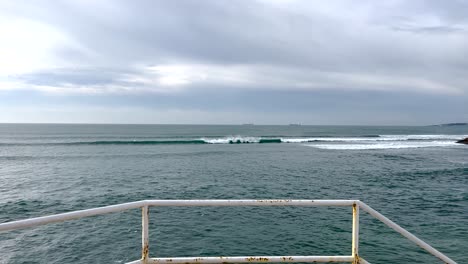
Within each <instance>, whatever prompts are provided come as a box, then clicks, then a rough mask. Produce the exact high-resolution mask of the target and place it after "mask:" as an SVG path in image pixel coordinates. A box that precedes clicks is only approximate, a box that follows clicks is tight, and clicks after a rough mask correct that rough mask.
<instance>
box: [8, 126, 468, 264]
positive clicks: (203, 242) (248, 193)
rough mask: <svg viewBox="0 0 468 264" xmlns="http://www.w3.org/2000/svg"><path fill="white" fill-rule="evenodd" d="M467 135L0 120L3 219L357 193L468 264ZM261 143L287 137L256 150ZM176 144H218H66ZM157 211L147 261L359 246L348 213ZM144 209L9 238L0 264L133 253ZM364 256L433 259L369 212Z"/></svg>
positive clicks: (121, 258)
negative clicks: (181, 202)
mask: <svg viewBox="0 0 468 264" xmlns="http://www.w3.org/2000/svg"><path fill="white" fill-rule="evenodd" d="M466 134H468V131H467V128H466V127H455V128H454V127H450V128H444V127H314V126H291V127H288V126H283V127H281V126H123V125H122V126H92V125H76V126H72V125H68V126H66V125H65V126H64V125H0V179H1V181H0V221H1V222H5V221H11V220H16V219H22V218H27V217H34V216H42V215H46V214H53V213H60V212H66V211H71V210H78V209H86V208H91V207H96V206H104V205H109V204H115V203H122V202H129V201H135V200H141V199H251V198H260V199H268V198H274V199H283V198H284V199H361V200H363V201H365V202H366V203H368V204H369V205H370V206H372V207H374V208H375V209H377V210H379V211H380V212H381V213H383V214H384V215H386V216H388V217H389V218H390V219H392V220H394V221H395V222H397V223H398V224H400V225H402V226H403V227H405V228H407V229H408V230H409V231H410V232H413V233H414V234H416V235H417V236H419V237H420V238H422V239H424V240H426V241H427V242H428V243H429V244H431V245H433V246H435V247H436V248H437V249H439V250H440V251H442V252H443V253H446V254H447V255H448V256H450V257H452V258H453V259H455V260H456V261H458V262H459V263H468V258H467V256H466V252H468V165H467V161H468V148H466V147H465V146H461V145H455V144H452V143H453V141H454V138H458V137H462V136H463V135H466ZM378 135H381V136H378ZM383 135H387V136H383ZM396 135H398V137H399V138H398V140H396V139H394V138H393V139H392V140H386V138H389V137H390V138H392V137H397V136H396ZM415 135H431V137H425V138H424V137H422V136H415ZM402 136H406V137H407V138H406V139H404V138H402ZM436 136H437V137H436ZM415 137H419V138H417V139H415ZM247 138H248V139H249V140H250V141H252V142H249V143H248V144H228V143H230V142H229V140H231V141H232V139H234V141H232V142H231V143H236V142H237V140H235V139H247ZM261 138H267V139H272V138H273V139H275V138H280V139H282V140H283V141H284V142H286V141H288V140H289V142H291V143H287V144H286V143H279V142H269V143H271V144H257V143H260V142H259V139H261ZM343 138H344V139H343ZM353 138H354V139H356V140H350V139H353ZM174 139H177V141H190V140H205V141H208V140H217V141H218V142H216V143H218V144H211V143H210V142H208V143H206V144H173V143H170V144H167V143H165V144H132V143H126V144H123V143H122V144H120V143H119V144H110V143H105V144H96V143H93V144H85V143H80V144H69V143H70V142H103V141H119V142H120V141H122V142H125V141H128V142H132V141H158V142H159V141H168V140H174ZM298 139H308V140H298ZM379 139H381V140H379ZM222 140H224V142H219V141H222ZM244 141H245V140H244ZM283 141H282V142H283ZM212 143H213V142H212ZM240 143H246V142H240ZM251 143H252V144H251ZM385 144H387V145H385ZM389 144H390V145H389ZM405 144H406V146H413V145H418V147H414V148H410V147H407V148H406V147H402V146H405ZM323 145H327V146H331V147H328V148H324V147H320V146H323ZM346 146H348V147H346ZM349 146H351V148H350V147H349ZM366 146H371V147H366ZM378 146H398V147H394V148H392V147H389V148H386V147H378ZM150 216H151V218H150V221H151V222H150V223H151V224H150V247H151V249H150V250H151V255H152V256H162V257H164V256H199V255H200V256H214V255H283V254H284V255H309V254H310V255H338V254H340V255H349V254H350V252H351V209H350V208H303V207H297V208H295V207H274V208H261V207H256V208H252V207H245V208H244V207H236V208H151V214H150ZM140 217H141V212H140V211H138V210H131V211H128V212H123V213H117V214H110V215H104V216H97V217H89V218H85V219H81V220H76V221H69V222H65V223H58V224H51V225H46V226H41V227H37V228H28V229H23V230H18V231H12V232H6V233H1V234H0V252H1V253H0V263H59V262H60V263H62V262H63V261H67V262H70V263H90V262H97V263H102V262H111V263H123V262H126V261H130V260H134V259H138V258H139V257H140V243H141V238H140V225H141V219H140ZM360 251H361V255H362V256H364V257H365V258H366V259H368V260H369V261H370V262H372V263H438V261H437V259H435V258H433V257H431V256H430V255H428V254H426V253H424V252H422V251H421V250H420V249H419V248H418V247H417V246H415V245H414V244H412V243H411V242H409V241H408V240H406V239H404V238H402V237H401V236H400V235H398V234H396V233H395V232H394V231H392V230H391V229H389V228H387V227H385V226H384V225H383V224H381V223H379V222H378V221H377V220H374V219H373V218H371V217H370V216H368V215H366V214H365V213H362V214H361V245H360ZM396 252H398V253H396Z"/></svg>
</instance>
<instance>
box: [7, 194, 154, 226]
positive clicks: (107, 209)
mask: <svg viewBox="0 0 468 264" xmlns="http://www.w3.org/2000/svg"><path fill="white" fill-rule="evenodd" d="M144 205H145V201H138V202H131V203H123V204H116V205H109V206H104V207H97V208H92V209H85V210H79V211H73V212H68V213H62V214H55V215H49V216H41V217H35V218H29V219H25V220H18V221H13V222H7V223H1V224H0V231H7V230H13V229H19V228H25V227H31V226H38V225H45V224H50V223H56V222H63V221H67V220H73V219H78V218H83V217H87V216H94V215H101V214H108V213H115V212H121V211H125V210H129V209H135V208H139V207H143V206H144Z"/></svg>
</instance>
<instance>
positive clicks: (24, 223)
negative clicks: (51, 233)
mask: <svg viewBox="0 0 468 264" xmlns="http://www.w3.org/2000/svg"><path fill="white" fill-rule="evenodd" d="M151 206H158V207H161V206H350V207H352V208H353V222H352V249H351V255H348V256H242V257H224V256H223V257H183V258H150V256H149V239H148V237H149V230H148V223H149V216H148V215H149V207H151ZM135 208H141V210H142V252H141V259H139V260H135V261H132V262H129V263H130V264H137V263H141V264H149V263H167V264H169V263H170V264H179V263H247V262H249V263H260V262H276V263H279V262H351V263H355V264H356V263H361V264H365V263H369V262H367V261H366V260H365V259H363V258H362V257H361V256H359V209H360V208H361V209H362V210H364V211H366V212H367V213H369V214H370V215H372V216H373V217H375V218H376V219H378V220H380V221H382V222H383V223H384V224H386V225H387V226H389V227H390V228H392V229H393V230H395V231H396V232H398V233H400V234H401V235H403V236H404V237H406V238H407V239H409V240H411V241H412V242H414V243H415V244H416V245H418V246H420V247H421V248H423V249H424V250H426V251H427V252H429V253H430V254H432V255H434V256H436V257H437V258H439V259H440V260H441V261H443V262H444V263H450V264H456V262H455V261H453V260H452V259H450V258H449V257H447V256H445V255H444V254H442V253H441V252H439V251H438V250H436V249H435V248H433V247H432V246H430V245H429V244H427V243H426V242H424V241H422V240H421V239H419V238H417V237H416V236H415V235H413V234H411V233H410V232H408V231H407V230H405V229H404V228H402V227H400V226H399V225H397V224H396V223H394V222H393V221H391V220H390V219H388V218H387V217H385V216H384V215H382V214H380V213H379V212H377V211H376V210H374V209H372V208H371V207H370V206H368V205H367V204H365V203H364V202H361V201H359V200H143V201H138V202H131V203H123V204H117V205H111V206H105V207H98V208H93V209H87V210H80V211H73V212H69V213H62V214H56V215H50V216H43V217H36V218H30V219H25V220H19V221H13V222H7V223H1V224H0V232H1V231H8V230H14V229H19V228H25V227H32V226H38V225H44V224H49V223H54V222H62V221H67V220H72V219H78V218H82V217H87V216H93V215H102V214H107V213H114V212H121V211H125V210H129V209H135Z"/></svg>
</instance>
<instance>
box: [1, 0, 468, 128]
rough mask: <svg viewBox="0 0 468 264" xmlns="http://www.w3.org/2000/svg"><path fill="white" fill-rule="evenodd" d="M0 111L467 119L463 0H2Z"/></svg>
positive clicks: (87, 119)
mask: <svg viewBox="0 0 468 264" xmlns="http://www.w3.org/2000/svg"><path fill="white" fill-rule="evenodd" d="M0 122H58V123H62V122H65V123H70V122H71V123H192V124H193V123H195V124H218V123H219V124H239V123H255V124H288V123H302V124H314V125H327V124H344V125H350V124H362V125H384V124H387V125H394V124H402V125H424V124H437V123H447V122H468V1H456V0H453V1H439V0H437V1H417V0H414V1H294V0H291V1H287V0H281V1H279V0H269V1H266V0H265V1H263V0H262V1H253V0H252V1H239V0H236V1H228V0H226V1H220V0H213V1H206V0H204V1H183V0H176V1H169V0H165V1H154V0H148V1H142V0H136V1H131V0H126V1H119V0H109V1H105V0H100V1H93V0H79V1H78V0H77V1H18V0H15V1H7V0H5V1H3V0H0Z"/></svg>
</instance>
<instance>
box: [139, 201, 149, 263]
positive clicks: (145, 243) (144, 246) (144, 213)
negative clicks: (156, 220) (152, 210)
mask: <svg viewBox="0 0 468 264" xmlns="http://www.w3.org/2000/svg"><path fill="white" fill-rule="evenodd" d="M148 214H149V209H148V205H145V206H143V207H142V208H141V262H142V263H145V264H146V263H147V262H148V256H149V230H148V220H149V217H148Z"/></svg>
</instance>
